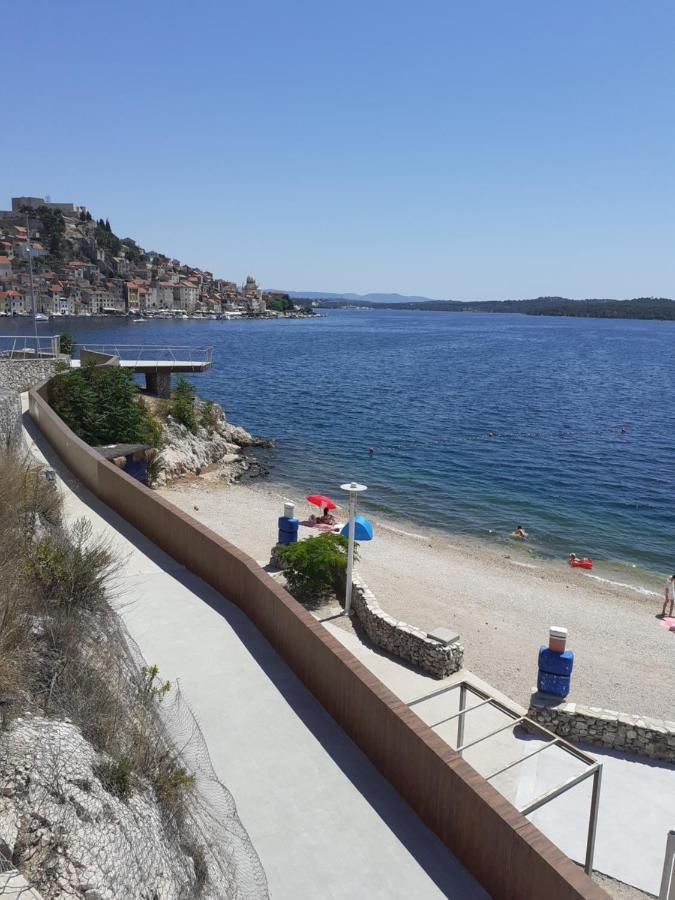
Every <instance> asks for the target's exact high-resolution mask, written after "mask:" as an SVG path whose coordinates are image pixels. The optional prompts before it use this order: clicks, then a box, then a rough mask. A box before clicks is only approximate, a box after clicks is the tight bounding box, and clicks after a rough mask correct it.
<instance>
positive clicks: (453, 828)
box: [30, 391, 607, 900]
mask: <svg viewBox="0 0 675 900" xmlns="http://www.w3.org/2000/svg"><path fill="white" fill-rule="evenodd" d="M42 395H43V396H41V395H40V393H39V392H37V391H32V392H31V394H30V412H31V415H32V416H33V418H34V419H35V421H36V422H37V423H38V425H39V427H40V428H41V429H42V431H43V432H44V433H45V435H46V436H47V438H48V439H49V441H50V443H51V444H52V445H53V446H54V448H55V450H56V451H57V452H58V454H59V455H60V456H61V458H62V459H63V460H64V462H65V463H66V464H67V465H68V467H69V468H70V469H71V470H72V471H73V472H75V474H77V475H78V477H80V479H81V480H82V481H83V482H84V483H85V484H86V486H87V487H88V488H90V489H91V490H92V491H93V492H94V493H95V494H96V495H97V496H98V497H99V498H100V499H101V500H102V501H103V502H105V503H107V504H108V506H110V507H111V508H112V509H114V510H115V511H116V512H117V513H119V514H120V515H121V516H123V517H124V518H125V519H126V520H127V521H129V522H130V523H131V524H132V525H134V526H135V527H136V528H137V529H138V530H139V531H141V532H142V533H143V534H144V535H145V536H146V537H148V538H149V539H150V540H152V541H154V542H155V543H156V544H157V545H158V546H159V547H161V548H162V549H163V550H165V551H166V552H167V553H169V554H170V555H171V556H173V557H174V559H176V560H178V561H179V562H181V563H183V564H184V565H185V566H186V567H187V568H188V569H190V570H191V571H192V572H194V573H195V574H196V575H198V576H200V577H201V578H203V579H204V581H206V582H207V583H208V584H210V585H211V586H212V587H214V588H215V589H216V590H217V591H219V592H220V593H222V594H223V596H225V597H227V598H228V599H229V600H231V601H233V602H234V603H236V604H237V605H238V606H239V607H240V608H241V609H242V610H243V611H244V613H246V615H247V616H248V617H249V618H250V619H251V620H252V621H253V622H254V624H255V625H256V626H257V627H258V628H259V630H260V631H261V633H262V634H263V635H264V636H265V638H266V639H267V640H268V641H269V642H270V644H271V645H272V646H273V647H274V648H275V649H276V650H277V652H278V653H279V654H280V656H281V657H282V658H283V659H284V660H285V662H286V663H287V664H288V665H289V666H290V668H291V669H292V670H293V671H294V672H295V673H296V675H297V676H298V677H299V678H300V680H301V681H302V682H303V683H304V684H305V685H306V686H307V688H308V689H309V690H310V691H311V692H312V693H313V694H314V695H315V696H316V698H317V699H318V700H319V702H320V703H321V704H322V705H323V706H324V707H325V709H326V710H327V711H328V712H329V713H330V714H331V715H332V716H333V718H334V719H335V721H336V722H337V723H338V724H339V725H340V726H341V727H342V728H343V729H344V730H345V731H346V732H347V734H348V735H349V736H350V737H351V738H352V740H353V741H354V742H355V743H356V744H357V745H358V746H359V747H360V748H361V749H362V750H363V752H364V753H365V754H366V755H367V756H368V757H369V758H370V759H371V760H372V762H373V763H374V765H375V766H376V767H377V768H378V769H379V770H380V772H382V774H383V775H384V776H385V777H386V778H387V779H388V780H389V781H390V782H391V783H392V785H393V786H394V787H395V788H396V789H397V790H398V791H399V793H400V794H401V795H402V796H403V797H404V798H405V800H406V801H407V802H408V803H409V804H410V806H411V807H412V808H413V809H414V810H415V812H416V813H417V814H418V815H419V816H420V818H421V819H422V820H423V821H424V822H425V823H426V824H427V825H428V826H429V828H431V829H432V831H434V832H435V833H436V834H437V835H438V837H439V838H440V839H441V840H442V841H443V842H444V843H445V844H446V845H447V846H448V848H449V849H450V850H451V851H452V852H453V853H454V854H455V855H456V856H457V858H458V859H459V860H460V861H461V862H462V863H463V864H464V865H465V866H466V868H467V869H469V871H471V872H472V873H473V874H474V876H475V877H476V878H477V879H478V880H479V881H480V882H481V884H482V885H483V886H484V887H485V889H486V890H487V891H488V892H489V893H490V894H491V896H492V897H495V898H500V900H502V898H503V900H541V898H544V897H545V898H547V900H567V898H582V897H583V898H589V900H591V898H598V900H599V898H603V897H606V896H607V895H606V894H605V893H604V891H602V890H601V889H600V888H599V887H598V886H597V885H595V884H594V883H593V882H592V881H591V880H590V879H589V878H587V877H586V876H585V875H584V874H583V872H582V871H581V870H580V869H579V868H578V867H577V866H575V865H574V864H573V863H572V862H571V861H570V860H569V859H568V858H567V857H566V856H564V855H563V854H562V853H561V852H560V851H559V850H558V849H557V848H556V847H555V846H554V845H553V844H552V843H551V842H550V841H549V840H548V839H547V838H545V837H544V836H543V835H542V834H541V833H540V832H539V831H538V830H537V829H536V828H535V827H534V826H533V825H531V824H530V823H529V822H528V821H527V820H526V819H525V818H524V816H522V815H521V814H520V813H518V812H517V810H516V809H514V807H513V806H511V804H510V803H508V802H507V801H506V800H505V799H504V798H503V797H502V796H501V795H500V794H499V793H498V792H497V791H496V790H495V789H494V788H493V787H491V786H490V785H489V784H488V783H487V782H486V781H485V780H484V779H483V778H482V777H481V776H480V775H478V774H477V773H476V772H475V771H474V770H473V769H472V768H471V767H470V766H469V765H468V763H466V762H465V761H464V760H463V759H462V758H461V757H460V756H459V755H458V754H457V753H456V752H455V751H454V750H452V749H451V748H450V747H449V746H448V745H447V744H446V743H445V742H444V741H443V740H441V738H439V737H438V736H437V735H436V734H435V733H434V732H433V731H432V730H431V729H430V728H429V727H428V726H427V725H425V724H424V723H423V722H422V721H421V719H419V718H418V717H417V716H416V715H415V714H414V713H413V712H412V711H411V710H410V709H409V708H408V707H407V706H406V705H405V704H403V703H402V702H401V701H400V700H399V699H398V698H397V697H395V696H394V694H392V693H391V691H389V690H388V688H386V687H385V686H384V685H383V684H382V683H381V682H380V681H379V680H378V679H377V678H376V677H375V676H374V675H373V674H372V673H371V672H370V671H369V670H368V669H366V668H365V667H364V666H363V665H362V664H361V663H360V662H359V661H358V660H357V659H356V658H355V657H354V656H353V655H352V654H351V653H349V651H347V650H346V649H345V648H344V647H343V646H342V645H341V644H340V643H339V642H338V641H336V640H335V638H333V636H332V635H330V634H329V633H328V632H327V631H326V630H325V629H324V628H323V626H321V625H320V624H319V623H318V622H317V621H316V620H315V619H314V618H313V616H311V615H310V614H309V613H308V612H307V611H306V610H305V609H304V608H303V607H302V606H301V605H300V604H298V603H297V602H296V601H295V600H294V599H293V598H292V597H291V596H290V595H289V594H288V593H287V592H286V591H285V590H283V588H281V587H280V586H279V585H278V584H277V583H276V582H275V581H274V580H273V579H272V578H271V577H270V576H269V575H268V574H267V573H266V572H264V571H263V570H262V569H261V568H260V567H259V566H258V565H257V563H256V562H255V561H254V560H252V559H251V558H250V557H248V556H247V555H246V554H245V553H242V552H241V551H240V550H238V549H237V548H236V547H233V546H232V545H231V544H229V543H228V542H227V541H225V540H224V539H223V538H221V537H219V536H218V535H217V534H215V533H214V532H212V531H210V530H209V529H208V528H206V527H205V526H203V525H201V524H200V523H199V522H197V521H195V520H194V519H192V518H191V517H190V516H188V515H187V514H186V513H183V512H181V511H180V510H178V509H177V508H176V507H174V506H173V505H172V504H171V503H169V502H167V501H166V500H164V499H162V498H161V497H158V496H157V495H156V494H154V493H153V492H152V491H151V490H149V489H148V488H146V487H145V486H143V485H142V484H140V483H139V482H137V481H135V480H134V479H132V478H130V477H129V476H128V475H125V473H124V472H123V471H121V470H120V469H117V468H116V467H115V466H113V465H111V464H110V463H108V462H107V461H106V460H104V459H103V458H102V457H99V456H98V455H97V454H95V453H94V451H92V449H91V448H90V447H88V446H87V445H86V444H84V443H83V442H82V441H80V440H79V439H78V438H77V437H75V435H73V434H72V432H70V430H69V429H68V428H67V427H66V426H65V424H64V423H63V422H62V421H61V420H60V419H59V418H58V417H57V416H56V415H55V413H54V412H53V411H52V410H51V409H50V408H49V406H48V405H47V403H46V401H45V396H44V395H45V392H44V391H42Z"/></svg>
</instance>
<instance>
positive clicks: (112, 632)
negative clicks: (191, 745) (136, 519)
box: [0, 456, 192, 820]
mask: <svg viewBox="0 0 675 900" xmlns="http://www.w3.org/2000/svg"><path fill="white" fill-rule="evenodd" d="M0 546H1V547H2V548H3V554H2V558H1V559H0V713H2V712H3V711H4V715H3V716H2V718H1V719H0V728H1V727H3V726H7V725H8V724H9V722H10V721H11V719H12V718H13V717H14V716H15V715H16V714H19V713H21V712H24V711H34V712H38V713H40V714H42V715H47V716H51V717H54V718H58V719H64V718H67V719H70V720H71V721H72V722H74V723H75V724H76V725H77V726H78V727H79V728H80V730H81V732H82V735H83V736H84V737H85V738H86V739H87V740H88V741H89V742H90V743H91V744H92V746H93V747H94V748H95V749H96V750H98V751H100V752H102V753H104V754H106V756H107V758H108V759H109V762H108V763H106V764H105V766H104V767H103V768H104V769H105V771H103V770H102V773H101V774H102V775H103V776H104V782H105V783H106V784H107V785H109V787H110V789H111V791H112V792H114V793H117V794H118V795H119V796H126V795H127V794H128V792H130V791H131V790H133V789H134V787H135V786H136V785H137V784H140V783H141V782H144V783H146V784H147V783H150V784H152V785H153V787H154V788H155V792H156V794H157V797H158V799H159V800H160V803H161V804H162V805H163V808H164V809H165V811H166V812H167V813H168V814H169V815H170V816H171V817H172V818H173V819H174V820H180V818H181V815H182V802H183V799H184V798H185V796H186V795H187V794H188V793H189V790H190V788H191V786H192V779H191V777H190V776H189V775H188V773H187V772H185V771H184V769H183V768H182V767H181V765H180V762H179V760H178V757H177V756H176V754H175V752H174V750H173V749H172V748H171V746H170V744H169V743H168V742H167V740H166V738H165V736H164V733H163V730H162V729H161V727H159V724H158V717H157V706H158V704H159V703H161V701H162V698H163V697H164V695H165V694H166V693H167V692H168V690H169V689H170V686H168V685H165V684H162V682H161V681H159V680H158V673H157V671H156V669H154V668H151V669H143V670H138V669H137V667H136V666H135V665H134V663H133V662H132V660H131V657H130V655H129V653H128V649H127V646H126V642H125V638H124V635H123V634H122V632H121V630H120V627H119V621H118V619H117V617H116V615H115V614H114V613H113V611H112V609H111V607H110V606H109V604H108V599H107V597H108V594H109V592H110V590H111V587H112V585H113V584H114V578H115V574H116V571H117V564H116V561H115V559H114V556H113V554H112V552H111V550H110V547H109V546H108V545H107V544H106V543H105V541H102V540H100V539H98V538H96V537H95V536H94V535H93V534H92V530H91V526H90V524H89V523H88V522H87V521H85V520H80V521H78V522H75V523H74V524H73V525H71V526H68V525H66V524H64V523H63V522H62V521H61V507H60V500H59V496H58V493H57V492H56V491H55V489H54V488H53V487H52V485H51V484H50V483H49V482H48V481H47V480H46V478H44V477H43V476H42V475H41V474H40V473H39V472H38V471H37V470H35V469H30V468H28V467H26V466H24V465H22V464H21V463H20V462H18V461H17V460H15V459H14V458H12V457H6V456H5V457H0Z"/></svg>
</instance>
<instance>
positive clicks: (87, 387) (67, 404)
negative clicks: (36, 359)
mask: <svg viewBox="0 0 675 900" xmlns="http://www.w3.org/2000/svg"><path fill="white" fill-rule="evenodd" d="M49 401H50V404H51V406H52V408H53V409H54V412H55V413H56V414H57V415H58V416H60V417H61V418H62V419H63V421H64V422H65V423H66V425H67V426H68V427H69V428H71V429H72V430H73V431H74V432H75V434H76V435H77V436H78V437H80V438H82V440H83V441H86V443H88V444H91V445H93V446H99V445H103V444H122V443H123V444H136V443H148V444H152V445H153V446H158V445H159V444H161V426H160V425H159V422H157V420H156V419H155V417H154V416H153V415H152V413H151V412H150V410H149V409H148V408H147V407H146V405H145V404H144V403H143V402H142V401H141V400H140V399H139V395H138V385H137V384H136V383H135V382H134V379H133V375H132V373H131V372H130V371H129V370H128V369H122V368H120V367H119V366H83V367H82V368H80V369H72V370H71V371H69V372H67V373H64V374H62V375H58V376H57V377H56V378H54V379H53V380H52V382H51V386H50V397H49Z"/></svg>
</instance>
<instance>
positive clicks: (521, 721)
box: [408, 681, 675, 900]
mask: <svg viewBox="0 0 675 900" xmlns="http://www.w3.org/2000/svg"><path fill="white" fill-rule="evenodd" d="M456 689H459V712H457V713H454V714H453V715H451V716H449V717H448V718H447V719H443V720H441V722H437V723H436V725H431V726H430V727H431V728H435V727H437V726H438V725H441V724H443V723H445V722H446V721H451V720H453V719H457V752H458V753H459V755H460V756H463V754H464V751H465V750H467V749H469V748H470V747H473V746H475V745H477V744H480V743H482V742H483V741H486V740H489V739H490V738H491V737H494V736H495V735H497V734H500V733H502V732H504V731H507V730H508V729H509V728H514V729H515V728H516V727H517V726H518V725H525V726H526V727H528V728H534V729H536V730H537V731H538V732H540V733H542V734H544V735H545V736H546V737H547V738H548V742H547V743H546V744H544V746H543V747H538V748H537V749H536V750H534V751H532V752H531V753H527V754H525V755H524V756H522V757H520V758H519V759H517V760H514V761H513V762H511V763H509V764H508V765H505V766H502V767H501V768H499V769H497V770H496V771H495V772H492V773H491V774H490V775H488V776H487V777H486V781H490V779H492V778H496V777H497V775H501V774H502V772H506V771H507V770H508V769H512V768H514V767H515V766H517V765H518V764H519V763H522V762H524V761H525V760H526V759H530V758H531V757H533V756H536V755H537V754H538V753H541V752H542V751H543V750H545V749H547V748H548V747H552V746H557V747H559V748H560V749H561V750H564V751H565V752H566V753H569V754H570V756H573V757H574V758H576V759H578V760H579V761H580V762H583V763H584V764H585V765H586V769H585V770H584V771H583V772H582V773H581V774H579V775H575V776H573V777H572V778H569V779H567V780H566V781H564V782H563V783H562V784H559V785H558V786H557V787H555V788H553V789H552V790H549V791H546V792H545V793H544V794H542V795H541V796H540V797H537V798H536V799H534V800H532V801H530V802H529V803H527V804H526V805H525V806H523V807H522V808H521V809H520V810H519V812H521V813H522V814H523V815H529V814H530V813H533V812H535V810H537V809H539V808H540V807H542V806H544V804H546V803H548V802H549V801H551V800H554V799H555V798H556V797H559V796H560V795H561V794H563V793H564V792H565V791H568V790H570V789H571V788H573V787H574V786H575V785H577V784H579V783H580V782H582V781H585V780H586V779H587V778H592V779H593V785H592V793H591V805H590V810H589V814H588V833H587V835H586V855H585V859H584V871H585V872H586V874H587V875H590V874H591V872H592V871H593V856H594V853H595V837H596V833H597V827H598V810H599V807H600V788H601V784H602V763H600V762H598V761H597V760H595V759H593V757H592V756H589V754H587V753H584V751H583V750H579V748H578V747H575V746H574V745H573V744H570V743H569V742H568V741H566V740H565V739H564V738H561V737H560V736H559V735H557V734H554V732H552V731H550V730H549V729H548V728H546V727H544V726H543V725H540V724H539V722H535V721H534V720H533V719H528V717H527V716H522V715H520V714H519V713H517V712H515V711H514V710H512V709H510V708H509V707H508V706H507V705H506V704H504V703H502V702H501V701H500V700H497V699H496V698H495V697H492V696H491V695H490V694H488V693H486V692H485V691H483V690H481V689H480V688H478V687H476V686H475V685H473V684H469V683H468V682H467V681H456V682H455V683H454V684H451V685H447V686H446V687H444V688H440V689H439V690H436V691H431V692H430V693H428V694H423V695H422V696H421V697H415V698H414V699H413V700H409V701H408V707H412V706H416V705H417V704H418V703H424V702H426V701H428V700H431V699H432V698H435V697H438V696H439V695H441V694H445V693H446V692H448V691H452V690H456ZM467 691H469V692H470V693H472V694H474V695H475V696H476V697H478V698H480V700H481V701H482V702H481V703H478V704H476V705H475V706H470V707H467V706H466V694H467ZM485 705H489V706H491V707H492V708H493V709H496V710H498V711H499V712H501V713H503V714H504V715H506V716H507V718H508V719H509V720H510V721H508V722H507V723H506V724H504V725H502V726H500V727H499V728H495V729H493V730H492V731H489V732H488V733H487V734H484V735H483V736H482V737H479V738H476V739H475V740H472V741H469V742H468V743H464V720H465V719H466V716H467V715H468V714H469V713H470V712H472V711H473V710H474V709H480V708H481V707H483V706H485ZM671 833H672V832H671ZM672 834H673V835H674V836H675V833H672ZM672 851H673V855H675V841H673V846H672ZM667 863H668V856H666V865H667ZM672 864H673V858H672V856H671V858H670V866H671V868H670V870H669V871H671V872H672ZM665 872H666V866H665V865H664V880H665V877H666V875H665ZM674 884H675V882H674ZM664 900H675V887H674V888H673V894H672V896H670V895H666V896H665V898H664Z"/></svg>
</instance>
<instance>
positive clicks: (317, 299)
mask: <svg viewBox="0 0 675 900" xmlns="http://www.w3.org/2000/svg"><path fill="white" fill-rule="evenodd" d="M288 293H289V295H290V296H291V297H293V298H294V299H295V298H300V297H302V298H304V299H305V300H311V301H312V302H314V303H318V304H319V306H321V307H323V308H325V309H364V308H365V309H412V310H428V311H431V312H481V313H520V314H521V315H525V316H571V317H574V318H593V319H661V320H675V300H671V299H669V298H668V297H636V298H634V299H632V300H613V299H599V298H597V299H596V298H589V299H588V300H571V299H569V298H568V297H536V298H534V299H530V300H473V301H463V300H430V299H428V298H424V297H405V296H403V295H401V294H362V295H359V294H330V293H324V294H321V293H319V292H315V291H307V292H305V293H300V292H295V291H289V292H288Z"/></svg>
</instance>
